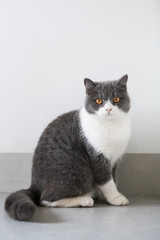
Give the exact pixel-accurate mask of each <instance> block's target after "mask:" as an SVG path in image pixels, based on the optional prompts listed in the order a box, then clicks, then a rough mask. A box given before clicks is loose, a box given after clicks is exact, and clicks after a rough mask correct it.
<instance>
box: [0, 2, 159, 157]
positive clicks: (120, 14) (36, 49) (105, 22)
mask: <svg viewBox="0 0 160 240" xmlns="http://www.w3.org/2000/svg"><path fill="white" fill-rule="evenodd" d="M126 73H128V75H129V82H128V89H129V92H130V96H131V99H132V137H131V141H130V144H129V147H128V152H132V153H138V152H143V153H160V94H159V92H160V1H158V0H141V1H140V0H121V1H119V0H101V1H99V0H52V1H49V0H42V1H40V0H27V1H23V0H19V1H17V0H14V1H12V0H1V1H0V152H33V151H34V148H35V146H36V143H37V141H38V138H39V136H40V134H41V132H42V131H43V129H44V127H46V125H47V124H48V123H49V122H50V121H51V120H52V119H54V118H55V117H56V116H57V115H59V114H61V113H63V112H66V111H69V110H72V109H76V108H80V107H81V106H82V104H83V99H84V86H83V79H84V77H89V78H91V79H93V80H95V81H102V80H108V79H117V78H119V77H121V76H122V75H123V74H126Z"/></svg>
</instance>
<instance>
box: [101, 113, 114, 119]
mask: <svg viewBox="0 0 160 240" xmlns="http://www.w3.org/2000/svg"><path fill="white" fill-rule="evenodd" d="M97 116H98V117H100V118H102V119H106V120H107V119H108V120H112V119H115V115H114V114H110V115H108V114H97Z"/></svg>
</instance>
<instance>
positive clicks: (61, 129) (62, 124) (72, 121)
mask: <svg viewBox="0 0 160 240" xmlns="http://www.w3.org/2000/svg"><path fill="white" fill-rule="evenodd" d="M78 119H79V111H78V110H74V111H71V112H68V113H64V114H62V115H60V116H58V117H57V118H56V119H55V120H53V121H52V122H51V123H50V124H49V125H48V126H47V127H46V128H45V130H44V132H43V133H42V135H41V137H40V139H39V142H38V146H37V148H43V149H45V150H47V149H49V148H51V149H54V148H58V147H60V146H61V147H62V146H65V145H66V146H68V147H69V146H73V143H74V142H76V137H77V136H78V134H79V124H78V122H79V120H78Z"/></svg>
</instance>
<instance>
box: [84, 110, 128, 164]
mask: <svg viewBox="0 0 160 240" xmlns="http://www.w3.org/2000/svg"><path fill="white" fill-rule="evenodd" d="M80 124H81V129H82V132H83V135H84V136H85V137H86V139H87V141H88V142H89V143H90V144H91V145H92V147H93V148H94V149H95V150H96V151H97V152H99V153H103V154H104V155H105V156H106V157H107V158H108V159H110V160H111V161H112V163H114V162H115V161H117V160H118V159H119V158H121V156H122V155H123V153H124V150H125V148H126V146H127V143H128V140H129V137H130V117H129V113H123V112H122V114H120V115H119V118H118V119H116V118H115V119H105V118H101V117H99V116H98V115H96V114H90V113H88V112H87V111H86V109H85V107H83V108H82V109H81V110H80Z"/></svg>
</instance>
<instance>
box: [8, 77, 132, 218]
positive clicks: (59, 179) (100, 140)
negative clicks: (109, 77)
mask: <svg viewBox="0 0 160 240" xmlns="http://www.w3.org/2000/svg"><path fill="white" fill-rule="evenodd" d="M127 79H128V76H127V75H125V76H123V77H122V78H121V79H119V80H114V81H106V82H93V81H92V80H90V79H85V80H84V84H85V88H86V99H85V103H84V106H83V107H82V108H81V109H80V110H76V111H72V112H69V113H65V114H63V115H62V116H59V117H58V118H57V119H55V120H54V121H52V122H51V123H50V124H49V125H48V127H47V128H46V129H45V130H44V132H43V134H42V136H41V137H40V139H39V142H38V145H37V147H36V149H35V153H34V157H33V166H32V181H31V186H30V187H29V188H28V189H26V190H20V191H17V192H15V193H12V194H11V195H10V196H8V197H7V199H6V201H5V210H6V211H7V212H8V214H9V215H10V216H11V217H12V218H14V219H17V220H20V221H28V220H29V219H30V218H31V217H32V215H33V213H34V211H35V208H36V205H42V206H46V207H79V206H82V207H91V206H93V204H94V194H95V192H96V191H97V190H98V191H100V192H101V193H102V194H103V196H104V197H105V199H106V201H107V202H108V203H110V204H112V205H127V204H129V201H128V200H127V198H126V197H125V196H124V195H122V194H121V193H120V192H119V191H118V190H117V187H116V183H115V181H116V177H115V175H116V166H117V162H118V161H119V160H120V159H121V157H122V155H123V154H124V151H125V149H126V146H127V143H128V140H129V137H130V116H129V110H130V98H129V96H128V93H127Z"/></svg>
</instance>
